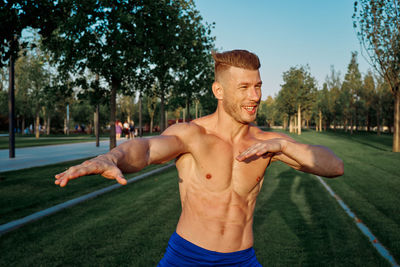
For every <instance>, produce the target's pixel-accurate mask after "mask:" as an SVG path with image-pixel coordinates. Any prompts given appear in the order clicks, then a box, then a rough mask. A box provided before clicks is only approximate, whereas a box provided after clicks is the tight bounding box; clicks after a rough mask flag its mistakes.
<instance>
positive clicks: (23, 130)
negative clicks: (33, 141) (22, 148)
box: [21, 116, 25, 134]
mask: <svg viewBox="0 0 400 267" xmlns="http://www.w3.org/2000/svg"><path fill="white" fill-rule="evenodd" d="M21 130H22V134H25V116H24V117H22V127H21Z"/></svg>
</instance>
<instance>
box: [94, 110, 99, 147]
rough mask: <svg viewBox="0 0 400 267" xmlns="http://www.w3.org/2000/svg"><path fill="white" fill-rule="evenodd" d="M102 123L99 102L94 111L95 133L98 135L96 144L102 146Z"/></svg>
mask: <svg viewBox="0 0 400 267" xmlns="http://www.w3.org/2000/svg"><path fill="white" fill-rule="evenodd" d="M99 132H100V124H99V104H97V105H96V111H95V112H94V135H95V136H96V146H97V147H98V146H100V137H99Z"/></svg>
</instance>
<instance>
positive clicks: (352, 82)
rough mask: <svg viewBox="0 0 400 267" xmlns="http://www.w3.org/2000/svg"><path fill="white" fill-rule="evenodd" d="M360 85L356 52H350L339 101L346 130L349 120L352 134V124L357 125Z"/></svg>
mask: <svg viewBox="0 0 400 267" xmlns="http://www.w3.org/2000/svg"><path fill="white" fill-rule="evenodd" d="M361 86H362V80H361V73H360V71H359V70H358V63H357V52H353V53H352V54H351V60H350V63H349V65H348V67H347V73H346V75H345V76H344V81H343V84H342V94H341V101H342V104H343V105H342V106H343V114H344V119H345V122H344V125H345V128H346V130H347V123H348V122H349V121H350V132H351V134H353V129H354V125H355V126H356V130H357V126H358V107H359V100H360V92H361V88H362V87H361Z"/></svg>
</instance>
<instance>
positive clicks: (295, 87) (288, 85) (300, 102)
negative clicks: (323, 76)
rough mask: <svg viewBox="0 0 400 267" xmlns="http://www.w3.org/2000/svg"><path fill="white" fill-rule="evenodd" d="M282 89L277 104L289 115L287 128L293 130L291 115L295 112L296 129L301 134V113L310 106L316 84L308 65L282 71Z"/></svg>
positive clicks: (293, 119)
mask: <svg viewBox="0 0 400 267" xmlns="http://www.w3.org/2000/svg"><path fill="white" fill-rule="evenodd" d="M283 81H284V84H283V85H282V89H281V90H280V92H279V94H278V98H277V101H278V103H279V104H278V106H279V107H280V108H282V109H283V110H284V111H285V113H287V114H288V116H289V128H290V130H291V132H292V131H293V121H295V120H296V118H294V117H293V115H295V114H296V113H297V118H298V119H297V125H298V127H297V130H298V134H301V121H302V119H301V113H302V112H303V111H304V110H306V109H310V108H311V104H312V103H313V101H314V97H315V91H316V84H315V79H314V78H313V77H312V76H311V74H310V72H309V70H308V67H303V66H300V67H291V68H290V69H289V70H288V71H286V72H284V73H283Z"/></svg>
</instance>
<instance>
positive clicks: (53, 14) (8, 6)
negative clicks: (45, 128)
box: [0, 0, 61, 158]
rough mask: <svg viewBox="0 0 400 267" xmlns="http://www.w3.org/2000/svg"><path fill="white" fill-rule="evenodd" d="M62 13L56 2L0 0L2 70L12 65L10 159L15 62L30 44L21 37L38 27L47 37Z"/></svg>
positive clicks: (11, 156) (12, 143)
mask: <svg viewBox="0 0 400 267" xmlns="http://www.w3.org/2000/svg"><path fill="white" fill-rule="evenodd" d="M60 15H61V12H60V9H59V7H58V2H57V1H22V0H11V1H10V0H7V1H6V0H2V1H0V21H1V23H0V67H3V66H4V65H6V64H7V63H8V64H9V100H8V101H9V144H10V145H9V150H10V153H9V156H10V158H14V157H15V136H14V128H15V118H14V117H15V116H14V109H15V107H14V98H15V94H14V63H15V60H16V59H17V57H18V52H19V51H20V49H23V48H25V47H26V46H27V45H28V42H24V41H22V42H21V35H22V31H23V30H24V29H27V28H28V27H31V28H39V33H40V34H42V35H43V36H48V35H49V34H51V33H52V32H53V30H54V27H55V25H56V24H55V23H54V20H53V19H54V18H58V17H60Z"/></svg>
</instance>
